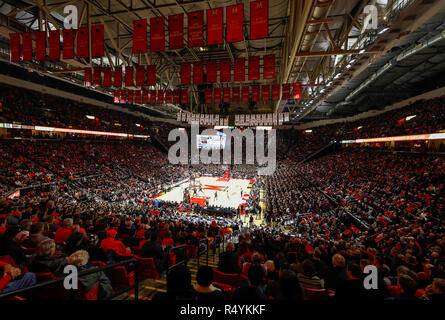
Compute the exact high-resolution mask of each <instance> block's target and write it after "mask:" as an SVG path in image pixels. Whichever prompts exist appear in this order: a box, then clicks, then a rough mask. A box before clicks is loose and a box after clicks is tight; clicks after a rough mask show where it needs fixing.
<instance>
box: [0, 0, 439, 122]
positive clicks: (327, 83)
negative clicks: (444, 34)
mask: <svg viewBox="0 0 445 320" xmlns="http://www.w3.org/2000/svg"><path fill="white" fill-rule="evenodd" d="M239 3H244V40H243V41H241V42H237V43H233V44H228V43H224V44H222V45H216V46H209V47H200V48H188V47H187V45H186V46H185V47H184V48H183V49H181V50H166V51H165V52H160V53H146V54H137V55H133V54H132V34H133V30H132V28H133V21H134V20H138V19H143V18H147V19H149V18H151V17H161V16H164V17H168V16H169V15H173V14H178V13H185V14H186V13H189V12H192V11H197V10H206V9H209V8H218V7H226V6H229V5H233V4H239ZM249 3H250V1H247V0H242V1H240V0H237V1H235V0H233V1H232V0H228V1H210V0H208V1H200V0H197V1H184V0H113V1H111V0H78V1H76V0H72V1H68V0H0V13H1V14H2V15H3V16H2V21H7V23H6V24H5V23H2V25H1V26H0V36H2V37H3V38H4V39H3V41H4V42H7V41H8V39H9V38H8V36H9V33H10V32H14V31H15V32H24V31H27V30H48V29H52V30H54V29H55V28H60V29H62V28H63V17H64V12H63V9H64V7H65V6H66V5H69V4H72V5H75V6H76V7H77V8H78V12H79V27H80V26H90V25H94V24H104V25H105V53H106V55H105V56H104V57H103V58H100V59H91V58H90V59H89V60H85V59H80V60H78V59H75V60H65V61H63V60H62V61H60V62H53V61H45V62H41V63H39V64H35V63H34V64H29V65H28V66H27V67H30V68H34V69H36V70H38V71H39V72H51V73H52V74H53V75H57V76H58V77H62V78H64V79H69V80H70V81H73V82H77V83H79V84H82V75H83V73H82V72H81V70H83V68H85V67H88V66H96V65H99V66H110V67H114V66H116V65H130V64H133V65H148V64H156V65H157V73H158V84H159V85H160V86H161V87H167V86H171V87H175V86H176V85H178V83H179V70H180V64H181V63H182V62H194V61H199V60H201V61H207V60H212V59H223V58H230V59H232V60H233V59H235V58H237V57H245V58H247V57H249V56H256V55H264V54H270V53H274V54H275V55H276V64H277V76H276V79H273V80H261V81H257V82H256V84H263V83H269V82H270V83H275V82H278V83H292V82H296V81H301V82H302V83H303V99H301V100H298V101H296V102H295V103H290V104H289V102H288V101H278V102H276V103H273V104H265V105H261V104H258V105H256V106H255V110H253V111H255V112H273V111H281V110H283V109H284V110H289V111H291V112H292V113H293V119H294V121H295V122H301V121H304V120H305V119H311V118H323V117H330V116H336V115H339V114H351V113H356V112H359V111H363V110H364V109H367V108H371V107H375V105H376V104H378V103H379V101H380V102H381V101H382V100H379V99H380V96H381V95H382V90H386V91H387V92H394V96H397V97H399V96H400V97H404V96H405V95H409V94H411V91H410V90H408V89H407V88H408V87H409V84H415V83H417V82H418V81H423V80H424V77H426V76H434V75H435V74H437V72H440V71H441V70H442V68H443V58H444V56H443V54H441V53H440V49H441V46H442V45H443V41H442V42H441V41H438V42H435V44H434V45H433V46H431V47H428V48H425V49H424V50H422V51H420V52H418V53H415V54H412V55H410V56H409V57H407V58H406V59H405V60H403V61H400V62H396V63H395V64H394V65H391V68H390V69H388V70H387V71H385V73H384V74H382V75H381V76H379V77H378V79H376V80H375V81H373V82H372V83H371V84H369V85H368V86H367V87H366V88H363V89H360V92H359V93H356V94H354V97H353V98H351V97H349V96H350V95H351V93H352V92H354V91H355V90H356V89H357V88H358V87H359V86H360V85H361V84H363V83H364V82H365V81H366V80H367V79H368V78H369V77H370V76H371V75H372V74H373V73H375V72H376V70H377V71H378V69H379V68H381V67H382V66H384V65H385V64H386V63H387V62H389V61H391V59H394V58H395V57H397V55H399V54H400V53H401V52H403V51H404V50H406V49H408V48H409V47H410V46H412V45H413V44H415V43H416V42H419V41H420V42H422V41H424V40H426V39H427V38H428V37H433V36H434V35H435V34H436V35H437V34H439V32H440V31H441V30H443V25H442V22H441V21H445V19H444V11H443V10H444V7H445V1H443V0H436V1H434V0H269V28H268V29H269V37H268V38H267V39H261V40H250V39H249V28H248V26H249V21H250V16H249V15H250V12H249ZM369 4H371V5H375V6H376V7H377V8H378V28H377V29H376V30H373V29H365V28H364V27H363V26H364V18H365V14H364V8H365V6H367V5H369ZM186 17H187V16H186V15H185V19H186ZM224 19H225V15H224ZM224 23H225V22H224ZM166 24H168V20H166ZM184 25H186V23H185V24H184ZM186 38H187V37H186V36H185V39H184V41H185V44H187V39H186ZM167 47H168V46H167ZM167 47H166V48H167ZM4 51H6V50H4ZM442 52H443V50H442ZM1 55H2V58H4V59H6V57H4V55H5V52H2V53H1ZM8 60H9V59H8ZM250 84H253V82H250ZM401 88H403V90H400V89H401ZM95 90H101V89H95ZM200 91H202V88H199V87H195V88H194V90H193V95H192V98H191V103H190V105H189V106H187V108H188V109H189V110H190V111H195V112H218V109H217V106H212V105H205V104H204V103H203V99H202V94H201V96H200ZM400 91H403V94H401V93H400ZM104 92H107V93H108V94H111V92H108V91H104ZM155 108H157V109H161V110H163V111H166V112H171V113H174V112H177V110H179V107H178V106H172V105H168V106H156V107H155ZM251 111H252V109H249V106H248V105H246V104H244V105H243V104H233V105H231V107H230V112H232V113H238V112H249V113H250V112H251Z"/></svg>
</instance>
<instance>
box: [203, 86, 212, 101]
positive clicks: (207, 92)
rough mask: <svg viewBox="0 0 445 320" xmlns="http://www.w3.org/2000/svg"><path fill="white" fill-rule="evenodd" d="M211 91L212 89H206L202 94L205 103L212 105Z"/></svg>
mask: <svg viewBox="0 0 445 320" xmlns="http://www.w3.org/2000/svg"><path fill="white" fill-rule="evenodd" d="M212 94H213V90H212V88H206V89H205V93H204V99H205V103H212V102H213V101H212V100H213V96H212Z"/></svg>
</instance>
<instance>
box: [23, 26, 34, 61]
mask: <svg viewBox="0 0 445 320" xmlns="http://www.w3.org/2000/svg"><path fill="white" fill-rule="evenodd" d="M22 59H23V61H31V60H32V34H31V32H23V33H22Z"/></svg>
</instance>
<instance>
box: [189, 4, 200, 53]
mask: <svg viewBox="0 0 445 320" xmlns="http://www.w3.org/2000/svg"><path fill="white" fill-rule="evenodd" d="M203 25H204V13H203V11H195V12H190V13H189V14H188V36H189V37H188V46H189V48H193V47H203V46H204V36H203V33H204V31H203V29H204V27H203Z"/></svg>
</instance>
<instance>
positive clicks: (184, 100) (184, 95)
mask: <svg viewBox="0 0 445 320" xmlns="http://www.w3.org/2000/svg"><path fill="white" fill-rule="evenodd" d="M188 102H189V93H188V90H187V89H181V103H182V104H187V103H188Z"/></svg>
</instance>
